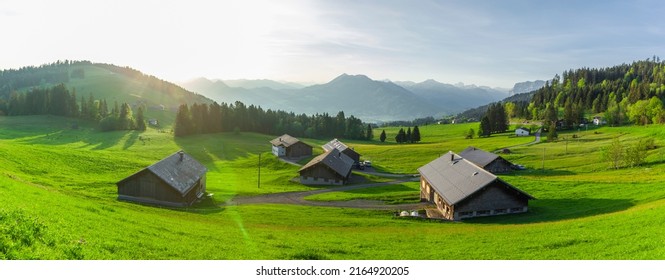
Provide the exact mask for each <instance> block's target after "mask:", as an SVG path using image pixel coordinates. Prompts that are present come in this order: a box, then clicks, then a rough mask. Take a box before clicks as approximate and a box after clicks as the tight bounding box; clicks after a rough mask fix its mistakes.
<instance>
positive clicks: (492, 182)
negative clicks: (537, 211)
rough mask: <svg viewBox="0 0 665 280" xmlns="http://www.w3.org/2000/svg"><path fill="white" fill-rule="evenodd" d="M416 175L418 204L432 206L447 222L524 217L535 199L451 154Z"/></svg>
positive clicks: (428, 165) (430, 164)
mask: <svg viewBox="0 0 665 280" xmlns="http://www.w3.org/2000/svg"><path fill="white" fill-rule="evenodd" d="M418 172H420V199H421V201H428V202H431V203H434V204H435V205H436V207H437V209H438V210H439V211H441V214H442V215H443V217H444V218H446V219H449V220H456V221H457V220H461V219H466V218H473V217H482V216H494V215H504V214H513V213H524V212H526V211H527V210H528V205H529V200H530V199H535V198H533V197H532V196H531V195H529V194H527V193H525V192H523V191H521V190H519V189H517V188H515V187H513V186H512V185H510V184H508V183H506V182H504V181H503V180H501V179H500V178H498V177H497V176H496V175H494V174H492V173H490V172H487V171H486V170H484V169H482V168H480V167H478V166H477V165H475V164H473V163H472V162H470V161H469V160H467V159H465V158H462V157H460V156H459V155H456V154H455V153H453V152H449V153H447V154H445V155H443V156H442V157H439V158H438V159H435V160H434V161H432V162H430V163H428V164H426V165H424V166H422V167H420V168H419V169H418Z"/></svg>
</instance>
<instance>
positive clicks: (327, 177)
mask: <svg viewBox="0 0 665 280" xmlns="http://www.w3.org/2000/svg"><path fill="white" fill-rule="evenodd" d="M352 167H353V159H351V158H350V157H348V156H347V155H345V154H344V153H342V152H340V151H338V150H337V149H332V150H330V151H327V152H325V153H323V154H320V155H318V156H317V157H315V158H313V159H312V160H311V161H310V162H308V163H307V164H305V165H304V166H303V167H302V168H300V171H299V172H300V182H301V183H303V184H306V185H342V184H345V183H346V182H347V181H348V179H349V176H350V175H351V168H352Z"/></svg>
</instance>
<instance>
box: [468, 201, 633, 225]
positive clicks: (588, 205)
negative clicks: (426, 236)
mask: <svg viewBox="0 0 665 280" xmlns="http://www.w3.org/2000/svg"><path fill="white" fill-rule="evenodd" d="M634 205H635V204H634V203H633V202H632V201H631V200H629V199H600V198H578V199H572V198H566V199H538V200H534V201H531V202H530V203H529V211H528V212H527V213H523V214H514V215H505V216H492V217H483V218H473V219H468V220H464V222H465V223H470V224H531V223H542V222H553V221H561V220H569V219H577V218H584V217H591V216H596V215H602V214H608V213H613V212H618V211H623V210H626V209H628V208H630V207H632V206H634Z"/></svg>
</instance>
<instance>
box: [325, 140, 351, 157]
mask: <svg viewBox="0 0 665 280" xmlns="http://www.w3.org/2000/svg"><path fill="white" fill-rule="evenodd" d="M321 147H322V148H323V150H324V151H326V152H327V151H331V150H333V149H337V150H338V151H340V152H343V151H345V150H346V149H349V146H347V145H346V144H344V143H342V141H339V140H337V138H335V139H333V140H331V141H330V142H328V143H326V144H324V145H323V146H321ZM349 150H350V151H353V152H354V153H356V154H357V153H358V152H356V151H354V150H353V149H349Z"/></svg>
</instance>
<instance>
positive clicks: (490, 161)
mask: <svg viewBox="0 0 665 280" xmlns="http://www.w3.org/2000/svg"><path fill="white" fill-rule="evenodd" d="M459 155H460V156H461V157H463V158H465V159H466V160H468V161H470V162H472V163H473V164H475V165H477V166H479V167H480V168H483V169H485V170H487V171H489V172H492V173H494V174H501V173H508V172H510V171H512V170H513V169H512V166H513V164H512V163H510V162H509V161H507V160H505V159H504V158H502V157H500V156H499V155H497V154H493V153H489V152H486V151H483V150H481V149H478V148H476V147H468V148H466V149H464V151H461V152H460V153H459Z"/></svg>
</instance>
